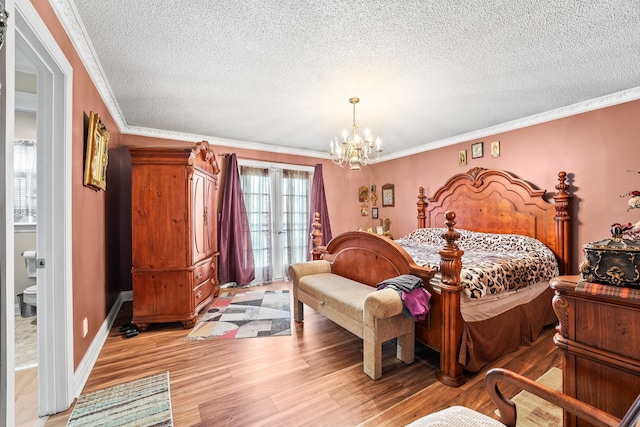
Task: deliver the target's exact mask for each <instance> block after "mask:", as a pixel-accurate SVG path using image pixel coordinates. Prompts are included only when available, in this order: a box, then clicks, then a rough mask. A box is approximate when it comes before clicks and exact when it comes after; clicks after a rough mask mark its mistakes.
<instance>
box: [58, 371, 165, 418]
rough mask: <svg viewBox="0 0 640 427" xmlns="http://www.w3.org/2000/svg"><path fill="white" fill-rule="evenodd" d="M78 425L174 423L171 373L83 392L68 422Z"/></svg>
mask: <svg viewBox="0 0 640 427" xmlns="http://www.w3.org/2000/svg"><path fill="white" fill-rule="evenodd" d="M76 426H84V427H86V426H96V427H97V426H105V427H106V426H109V427H115V426H127V427H134V426H135V427H147V426H173V416H172V414H171V394H170V392H169V372H164V373H162V374H158V375H153V376H150V377H146V378H142V379H139V380H135V381H129V382H126V383H124V384H119V385H116V386H113V387H109V388H105V389H103V390H98V391H94V392H92V393H87V394H82V395H80V397H79V398H78V401H77V402H76V404H75V406H74V407H73V411H72V412H71V416H70V417H69V421H67V427H76Z"/></svg>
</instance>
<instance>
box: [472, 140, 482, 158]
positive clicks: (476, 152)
mask: <svg viewBox="0 0 640 427" xmlns="http://www.w3.org/2000/svg"><path fill="white" fill-rule="evenodd" d="M483 156H484V142H476V143H474V144H471V158H472V159H478V158H480V157H483Z"/></svg>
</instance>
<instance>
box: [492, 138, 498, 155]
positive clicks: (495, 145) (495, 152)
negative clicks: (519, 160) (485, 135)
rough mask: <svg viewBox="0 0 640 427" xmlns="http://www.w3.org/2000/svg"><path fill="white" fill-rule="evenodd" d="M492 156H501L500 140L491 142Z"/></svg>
mask: <svg viewBox="0 0 640 427" xmlns="http://www.w3.org/2000/svg"><path fill="white" fill-rule="evenodd" d="M491 157H500V141H493V142H492V143H491Z"/></svg>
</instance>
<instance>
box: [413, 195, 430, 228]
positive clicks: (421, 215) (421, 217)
mask: <svg viewBox="0 0 640 427" xmlns="http://www.w3.org/2000/svg"><path fill="white" fill-rule="evenodd" d="M426 200H427V196H425V195H424V188H423V187H420V188H418V203H416V205H418V228H425V227H426V223H425V219H426V218H427V215H426V214H425V211H426V209H427V205H428V204H429V203H427V201H426Z"/></svg>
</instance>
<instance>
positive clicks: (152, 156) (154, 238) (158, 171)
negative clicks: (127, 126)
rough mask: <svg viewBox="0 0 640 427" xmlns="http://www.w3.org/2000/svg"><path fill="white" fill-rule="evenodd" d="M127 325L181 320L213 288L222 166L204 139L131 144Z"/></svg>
mask: <svg viewBox="0 0 640 427" xmlns="http://www.w3.org/2000/svg"><path fill="white" fill-rule="evenodd" d="M129 152H130V154H131V244H132V264H133V265H132V269H131V274H132V280H133V318H132V323H133V324H134V325H135V326H136V327H137V328H138V329H139V330H146V329H147V328H148V327H149V324H150V323H166V322H182V324H183V325H184V327H185V328H191V327H193V326H194V324H195V321H196V318H197V315H198V312H199V311H200V310H201V309H202V308H203V307H204V306H205V305H206V304H208V303H209V302H210V301H211V300H212V299H213V298H214V297H216V296H217V295H218V293H219V289H220V287H219V283H218V255H219V254H218V249H217V248H218V230H217V215H216V212H217V208H216V200H217V197H216V192H217V187H218V174H219V173H220V168H219V167H218V163H217V162H216V156H215V154H214V152H213V151H212V149H211V147H210V146H209V143H208V142H207V141H202V142H199V143H197V144H196V145H195V146H193V147H187V148H165V147H130V148H129Z"/></svg>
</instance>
